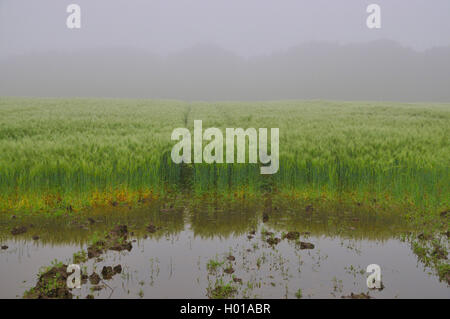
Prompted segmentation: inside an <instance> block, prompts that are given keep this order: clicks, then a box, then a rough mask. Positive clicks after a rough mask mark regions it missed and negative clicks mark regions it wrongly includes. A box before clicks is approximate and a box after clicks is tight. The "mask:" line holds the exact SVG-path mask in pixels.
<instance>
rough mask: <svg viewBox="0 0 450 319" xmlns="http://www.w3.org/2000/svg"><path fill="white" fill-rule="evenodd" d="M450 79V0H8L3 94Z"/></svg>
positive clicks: (300, 89) (391, 92)
mask: <svg viewBox="0 0 450 319" xmlns="http://www.w3.org/2000/svg"><path fill="white" fill-rule="evenodd" d="M70 3H77V4H79V5H80V6H81V10H82V28H81V29H80V30H70V29H68V28H67V27H66V18H67V16H68V14H67V13H66V7H67V5H68V4H70ZM370 3H377V4H379V5H380V6H381V9H382V12H381V14H382V28H381V30H373V29H372V30H370V29H368V28H367V27H366V18H367V16H368V14H367V13H366V7H367V5H368V4H370ZM449 87H450V1H449V0H432V1H430V0H370V1H366V0H308V1H307V0H282V1H281V0H70V1H66V0H36V1H30V0H0V96H49V97H51V96H56V97H126V98H169V99H183V100H275V99H340V100H391V101H394V100H395V101H408V102H409V101H411V102H416V101H436V102H450V90H449Z"/></svg>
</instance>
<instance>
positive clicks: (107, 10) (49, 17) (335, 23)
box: [0, 0, 450, 58]
mask: <svg viewBox="0 0 450 319" xmlns="http://www.w3.org/2000/svg"><path fill="white" fill-rule="evenodd" d="M71 3H77V4H79V5H80V6H81V9H82V29H80V30H69V29H67V28H66V25H65V21H66V18H67V16H68V14H67V13H66V7H67V5H68V4H71ZM371 3H377V4H379V5H380V6H381V9H382V28H381V30H369V29H368V28H367V27H366V25H365V21H366V17H367V15H368V14H367V13H366V7H367V5H368V4H371ZM376 39H390V40H394V41H396V42H398V43H400V44H402V45H406V46H409V47H412V48H414V49H416V50H423V49H427V48H431V47H433V46H447V45H450V1H449V0H282V1H280V0H34V1H30V0H0V58H1V57H5V56H10V55H14V54H27V53H35V52H37V51H47V50H78V49H84V48H87V49H89V48H107V47H112V46H113V47H117V46H125V47H137V48H141V49H146V50H148V51H151V52H153V53H157V54H167V53H169V52H174V51H178V50H180V49H184V48H189V47H191V46H193V45H196V44H198V43H214V44H216V45H218V46H220V47H223V48H225V49H227V50H230V51H232V52H234V53H236V54H239V55H244V56H249V55H260V54H268V53H272V52H275V51H279V50H285V49H289V48H290V47H292V46H297V45H300V44H303V43H307V42H311V41H319V42H320V41H325V42H336V43H354V42H368V41H372V40H376Z"/></svg>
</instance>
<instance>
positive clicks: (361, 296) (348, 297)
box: [342, 292, 372, 299]
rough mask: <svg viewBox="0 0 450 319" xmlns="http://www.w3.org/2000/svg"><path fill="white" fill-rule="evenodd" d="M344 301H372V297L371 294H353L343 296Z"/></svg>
mask: <svg viewBox="0 0 450 319" xmlns="http://www.w3.org/2000/svg"><path fill="white" fill-rule="evenodd" d="M342 298H343V299H371V298H372V297H370V296H369V294H365V293H363V292H362V293H360V294H354V293H353V292H352V293H351V294H350V296H342Z"/></svg>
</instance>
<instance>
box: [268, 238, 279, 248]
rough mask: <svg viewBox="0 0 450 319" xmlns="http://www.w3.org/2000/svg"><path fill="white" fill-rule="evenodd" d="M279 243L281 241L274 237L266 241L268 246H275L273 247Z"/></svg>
mask: <svg viewBox="0 0 450 319" xmlns="http://www.w3.org/2000/svg"><path fill="white" fill-rule="evenodd" d="M280 241H281V239H280V238H277V237H274V238H272V237H271V238H268V239H267V243H268V244H269V245H270V246H275V245H277V244H278V243H279V242H280Z"/></svg>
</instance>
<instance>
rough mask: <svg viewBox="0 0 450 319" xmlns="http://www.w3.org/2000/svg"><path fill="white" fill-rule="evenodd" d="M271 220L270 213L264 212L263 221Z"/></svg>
mask: <svg viewBox="0 0 450 319" xmlns="http://www.w3.org/2000/svg"><path fill="white" fill-rule="evenodd" d="M268 221H269V215H268V214H267V213H264V214H263V223H266V222H268Z"/></svg>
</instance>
